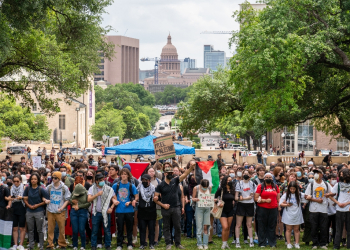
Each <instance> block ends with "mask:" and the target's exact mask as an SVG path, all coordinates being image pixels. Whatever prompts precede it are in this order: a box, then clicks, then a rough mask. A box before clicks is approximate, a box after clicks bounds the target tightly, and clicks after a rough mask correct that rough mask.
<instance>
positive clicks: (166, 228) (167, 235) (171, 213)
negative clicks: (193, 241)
mask: <svg viewBox="0 0 350 250" xmlns="http://www.w3.org/2000/svg"><path fill="white" fill-rule="evenodd" d="M162 216H163V234H164V239H165V244H166V245H171V230H170V221H172V222H173V226H174V229H175V237H174V238H175V246H178V245H180V244H181V210H180V207H172V208H169V209H163V208H162Z"/></svg>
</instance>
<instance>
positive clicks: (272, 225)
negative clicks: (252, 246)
mask: <svg viewBox="0 0 350 250" xmlns="http://www.w3.org/2000/svg"><path fill="white" fill-rule="evenodd" d="M257 213H258V222H259V225H258V226H259V231H258V241H259V247H261V246H267V244H269V245H270V246H271V247H274V246H276V225H277V215H278V208H270V209H269V208H263V207H259V209H258V212H257ZM267 241H268V243H267Z"/></svg>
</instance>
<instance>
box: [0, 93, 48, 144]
mask: <svg viewBox="0 0 350 250" xmlns="http://www.w3.org/2000/svg"><path fill="white" fill-rule="evenodd" d="M0 131H1V132H0V137H9V138H10V139H11V140H14V141H17V142H21V141H25V140H35V141H48V140H49V139H50V134H51V130H50V129H49V127H48V123H47V119H46V116H44V115H34V114H33V113H31V111H30V109H29V108H22V107H21V106H19V105H17V104H16V102H15V101H14V100H13V99H11V98H9V97H7V96H5V95H4V94H1V95H0Z"/></svg>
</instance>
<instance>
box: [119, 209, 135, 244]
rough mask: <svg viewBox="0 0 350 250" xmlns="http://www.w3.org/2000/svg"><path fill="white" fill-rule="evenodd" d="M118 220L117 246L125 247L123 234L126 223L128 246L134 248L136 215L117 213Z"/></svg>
mask: <svg viewBox="0 0 350 250" xmlns="http://www.w3.org/2000/svg"><path fill="white" fill-rule="evenodd" d="M115 216H116V217H117V218H118V219H117V228H118V237H117V246H118V247H123V240H124V237H123V233H124V223H125V224H126V237H127V239H128V246H132V229H133V226H134V213H117V214H116V215H115Z"/></svg>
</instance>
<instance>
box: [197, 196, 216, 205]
mask: <svg viewBox="0 0 350 250" xmlns="http://www.w3.org/2000/svg"><path fill="white" fill-rule="evenodd" d="M198 199H199V201H198V207H214V194H202V193H199V195H198Z"/></svg>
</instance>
